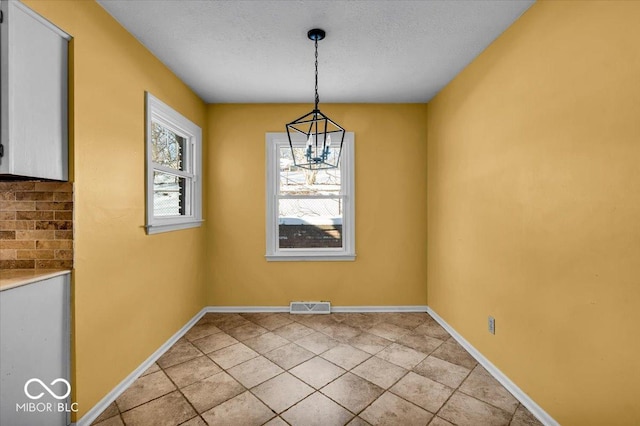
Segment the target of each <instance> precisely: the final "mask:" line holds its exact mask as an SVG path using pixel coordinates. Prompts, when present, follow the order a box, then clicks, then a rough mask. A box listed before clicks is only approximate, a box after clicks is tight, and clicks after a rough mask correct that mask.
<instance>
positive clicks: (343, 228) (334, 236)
mask: <svg viewBox="0 0 640 426" xmlns="http://www.w3.org/2000/svg"><path fill="white" fill-rule="evenodd" d="M292 136H294V137H296V139H295V140H294V141H293V145H294V149H295V150H300V155H301V156H303V155H304V150H305V149H306V139H305V138H304V135H292ZM266 145H267V152H266V156H267V188H266V190H267V191H266V192H267V200H266V204H267V214H266V217H267V223H266V227H267V232H266V234H267V254H266V257H267V260H354V259H355V206H354V195H355V188H354V146H353V145H354V135H353V133H346V134H345V137H344V145H343V148H342V154H341V156H340V164H339V167H338V168H336V169H325V170H313V171H312V170H307V169H302V168H299V167H296V166H295V165H294V162H293V157H292V153H291V147H290V145H289V140H288V138H287V134H286V133H267V135H266ZM337 154H338V151H337V150H335V149H334V152H333V155H337Z"/></svg>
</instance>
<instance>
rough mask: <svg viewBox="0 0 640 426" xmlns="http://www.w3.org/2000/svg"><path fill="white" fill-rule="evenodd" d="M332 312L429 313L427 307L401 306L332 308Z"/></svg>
mask: <svg viewBox="0 0 640 426" xmlns="http://www.w3.org/2000/svg"><path fill="white" fill-rule="evenodd" d="M331 312H342V313H358V312H427V305H399V306H332V307H331Z"/></svg>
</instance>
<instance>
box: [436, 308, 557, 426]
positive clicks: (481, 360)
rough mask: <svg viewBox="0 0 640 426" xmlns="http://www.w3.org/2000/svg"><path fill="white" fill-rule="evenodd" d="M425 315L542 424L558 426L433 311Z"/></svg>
mask: <svg viewBox="0 0 640 426" xmlns="http://www.w3.org/2000/svg"><path fill="white" fill-rule="evenodd" d="M427 313H428V314H429V315H431V316H432V317H433V319H435V320H436V321H437V322H438V323H439V324H440V325H441V326H442V327H443V328H444V329H445V330H447V331H448V332H449V334H450V335H451V336H452V337H453V338H454V339H456V340H457V341H458V343H459V344H460V346H462V347H463V348H465V349H466V350H467V352H469V353H470V354H471V356H473V357H474V358H475V359H476V361H478V362H479V363H480V365H482V366H483V367H484V368H485V369H486V370H487V371H488V372H489V374H491V375H492V376H493V377H494V378H495V379H496V380H497V381H498V382H500V384H502V386H504V387H505V388H506V389H507V390H508V391H509V392H511V394H512V395H513V396H514V397H515V398H516V399H517V400H518V401H520V403H521V404H522V405H524V406H525V407H526V408H527V409H528V410H529V411H530V412H531V414H533V415H534V416H535V417H536V418H537V419H538V420H539V421H540V422H541V423H542V424H544V425H545V426H560V424H559V423H558V422H557V421H555V420H554V419H553V417H551V416H550V415H549V414H548V413H547V412H546V411H544V410H543V409H542V407H540V406H539V405H538V404H536V403H535V401H534V400H533V399H531V398H530V397H529V395H527V394H526V393H524V391H523V390H522V389H520V388H519V387H518V386H517V385H516V384H515V383H513V382H512V381H511V380H510V379H509V378H508V377H507V376H506V375H505V374H504V373H503V372H502V371H500V370H498V368H497V367H496V366H495V365H493V364H492V363H491V361H489V360H488V359H487V358H485V356H484V355H482V354H481V353H480V351H478V350H477V349H476V348H474V347H473V346H472V345H471V343H469V342H467V340H466V339H465V338H464V337H462V336H461V335H460V334H459V333H458V332H457V331H455V330H454V329H453V327H451V326H450V325H449V324H447V322H446V321H445V320H443V319H442V318H441V317H440V316H439V315H438V314H436V313H435V312H434V311H433V309H431V308H427Z"/></svg>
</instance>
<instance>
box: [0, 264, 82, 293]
mask: <svg viewBox="0 0 640 426" xmlns="http://www.w3.org/2000/svg"><path fill="white" fill-rule="evenodd" d="M70 273H71V271H70V270H69V269H5V270H2V271H0V291H4V290H9V289H10V288H14V287H20V286H21V285H26V284H31V283H35V282H38V281H42V280H46V279H48V278H53V277H57V276H58V275H64V274H70Z"/></svg>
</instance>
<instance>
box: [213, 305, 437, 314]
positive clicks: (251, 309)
mask: <svg viewBox="0 0 640 426" xmlns="http://www.w3.org/2000/svg"><path fill="white" fill-rule="evenodd" d="M204 311H205V312H212V313H242V314H244V313H259V312H289V306H208V307H206V308H204ZM331 312H336V313H338V312H340V313H349V312H353V313H357V312H427V305H399V306H332V307H331Z"/></svg>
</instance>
